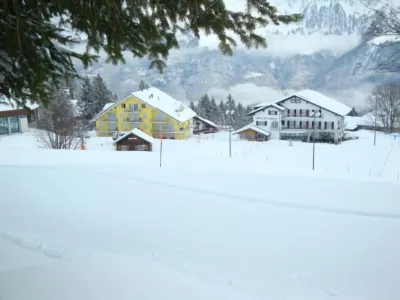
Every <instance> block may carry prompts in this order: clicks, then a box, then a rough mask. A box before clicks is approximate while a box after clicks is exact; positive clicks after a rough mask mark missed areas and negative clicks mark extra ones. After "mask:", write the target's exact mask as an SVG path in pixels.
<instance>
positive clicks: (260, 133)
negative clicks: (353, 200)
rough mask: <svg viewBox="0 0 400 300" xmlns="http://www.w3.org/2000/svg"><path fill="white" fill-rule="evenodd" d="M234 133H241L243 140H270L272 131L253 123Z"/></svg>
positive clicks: (240, 136)
mask: <svg viewBox="0 0 400 300" xmlns="http://www.w3.org/2000/svg"><path fill="white" fill-rule="evenodd" d="M232 134H237V135H239V138H240V139H241V140H247V141H259V142H263V141H268V140H269V136H270V135H271V133H270V132H269V131H267V130H265V129H262V128H260V127H258V126H255V125H253V124H249V125H246V126H244V127H242V128H240V129H238V130H236V131H234V132H233V133H232Z"/></svg>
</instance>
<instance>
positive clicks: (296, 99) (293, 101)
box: [290, 97, 301, 103]
mask: <svg viewBox="0 0 400 300" xmlns="http://www.w3.org/2000/svg"><path fill="white" fill-rule="evenodd" d="M290 103H301V99H299V98H297V97H295V98H292V99H290Z"/></svg>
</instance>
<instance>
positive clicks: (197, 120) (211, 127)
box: [193, 116, 218, 134]
mask: <svg viewBox="0 0 400 300" xmlns="http://www.w3.org/2000/svg"><path fill="white" fill-rule="evenodd" d="M193 124H194V126H193V134H200V133H215V132H218V126H217V124H215V123H214V122H212V121H210V120H207V119H204V118H202V117H200V116H194V117H193Z"/></svg>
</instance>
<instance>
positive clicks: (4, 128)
mask: <svg viewBox="0 0 400 300" xmlns="http://www.w3.org/2000/svg"><path fill="white" fill-rule="evenodd" d="M0 134H8V119H7V118H0Z"/></svg>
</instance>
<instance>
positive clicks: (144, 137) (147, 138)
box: [114, 128, 154, 144]
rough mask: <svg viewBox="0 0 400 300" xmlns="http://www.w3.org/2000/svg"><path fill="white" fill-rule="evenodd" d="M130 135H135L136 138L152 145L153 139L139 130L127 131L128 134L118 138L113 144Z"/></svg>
mask: <svg viewBox="0 0 400 300" xmlns="http://www.w3.org/2000/svg"><path fill="white" fill-rule="evenodd" d="M130 134H133V135H136V136H137V137H140V138H141V139H143V140H145V141H147V142H149V143H151V144H153V143H154V138H153V137H151V136H150V135H148V134H147V133H144V132H143V131H141V130H140V129H137V128H134V129H132V130H131V131H129V132H128V133H126V134H124V135H122V136H120V137H119V138H118V139H116V140H115V142H114V144H115V143H118V142H119V141H121V140H123V139H125V138H126V137H127V136H129V135H130Z"/></svg>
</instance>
